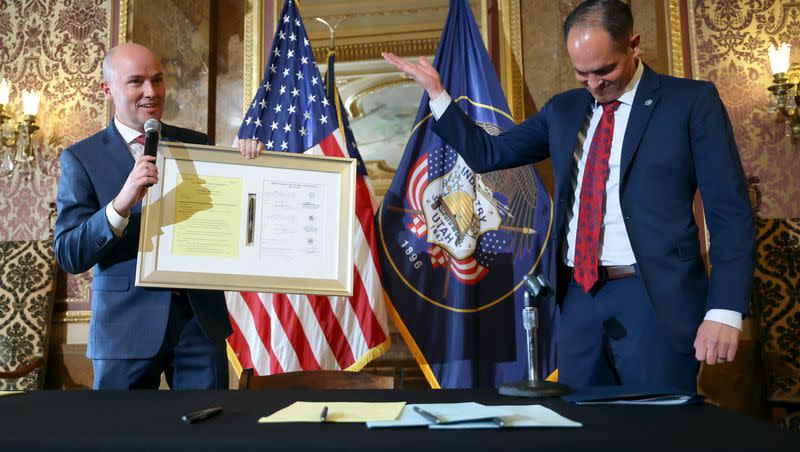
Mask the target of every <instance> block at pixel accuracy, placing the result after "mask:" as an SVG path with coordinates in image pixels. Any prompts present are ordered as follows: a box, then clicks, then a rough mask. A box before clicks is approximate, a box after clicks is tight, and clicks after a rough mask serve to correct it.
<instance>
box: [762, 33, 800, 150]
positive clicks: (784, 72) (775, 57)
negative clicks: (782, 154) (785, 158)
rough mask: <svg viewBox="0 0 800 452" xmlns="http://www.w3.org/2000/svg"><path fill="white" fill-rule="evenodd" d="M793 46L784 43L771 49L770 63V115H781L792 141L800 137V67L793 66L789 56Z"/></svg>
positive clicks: (787, 134) (772, 46)
mask: <svg viewBox="0 0 800 452" xmlns="http://www.w3.org/2000/svg"><path fill="white" fill-rule="evenodd" d="M791 50H792V46H791V45H790V44H787V43H785V42H782V43H781V45H780V46H778V47H775V45H774V44H773V45H771V46H770V47H769V51H768V52H769V63H770V66H771V68H772V77H773V80H772V83H773V84H772V85H771V86H770V87H769V88H767V89H768V90H769V91H770V96H769V97H770V99H769V109H768V111H769V113H780V114H781V116H782V117H783V120H784V123H785V125H786V129H785V130H786V136H787V137H790V138H792V139H795V138H797V137H798V136H800V113H798V109H797V104H798V103H800V99H798V97H797V84H798V82H800V65H798V64H796V63H795V64H791V63H790V58H789V55H790V53H791Z"/></svg>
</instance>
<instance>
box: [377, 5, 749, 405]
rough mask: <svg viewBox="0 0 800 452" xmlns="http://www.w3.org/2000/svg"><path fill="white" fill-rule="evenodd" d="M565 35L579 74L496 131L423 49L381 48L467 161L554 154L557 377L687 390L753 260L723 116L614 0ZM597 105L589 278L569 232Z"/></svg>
mask: <svg viewBox="0 0 800 452" xmlns="http://www.w3.org/2000/svg"><path fill="white" fill-rule="evenodd" d="M564 39H565V42H566V44H567V50H568V52H569V55H570V59H571V62H572V65H573V69H574V73H575V78H576V79H577V80H578V82H580V83H581V84H582V85H583V86H584V87H585V88H579V89H574V90H570V91H567V92H564V93H561V94H558V95H556V96H554V97H553V98H552V99H550V101H548V102H547V103H546V104H545V105H544V106H543V107H542V109H541V110H540V111H539V112H538V113H537V114H535V115H534V116H532V117H530V118H528V119H527V120H526V121H524V122H522V123H521V124H520V125H518V126H517V127H515V128H513V129H511V130H509V131H507V132H505V133H503V134H500V135H498V136H490V135H489V134H487V133H486V132H484V131H483V130H482V129H481V128H480V127H477V126H476V125H475V123H474V122H473V121H472V120H470V119H469V117H468V116H467V115H465V113H464V111H463V110H462V108H464V109H466V110H467V111H469V108H471V107H470V104H469V102H466V101H463V102H462V103H461V107H462V108H459V105H458V104H456V102H453V101H452V100H451V99H450V97H449V96H448V95H447V93H446V92H445V91H444V88H443V87H442V86H441V82H440V81H439V75H438V72H437V71H436V70H435V69H434V68H433V66H431V65H430V63H428V62H427V60H425V59H424V58H421V59H420V62H419V63H418V64H416V63H410V62H407V61H404V60H401V59H399V58H397V57H396V56H395V55H392V54H384V57H385V58H386V59H387V61H389V62H390V63H392V64H393V65H395V67H397V68H398V69H400V70H401V71H403V72H405V73H407V74H409V75H411V76H412V77H413V78H414V79H415V80H417V81H418V82H419V83H420V84H421V85H422V86H423V87H424V88H425V89H426V90H427V92H428V95H429V96H430V98H431V99H432V101H431V103H430V106H431V110H432V112H433V115H434V117H435V118H436V122H435V124H434V126H433V130H434V131H435V132H436V133H437V134H438V135H439V136H441V137H442V138H443V139H444V140H445V141H446V142H447V143H448V144H449V145H450V146H452V147H453V148H454V149H455V150H457V151H458V152H459V154H461V156H462V157H463V158H464V160H465V161H466V162H467V163H468V164H469V165H470V166H471V167H472V168H473V169H474V170H475V171H477V172H486V171H493V170H498V169H503V168H511V167H515V166H519V165H524V164H529V163H532V162H536V161H540V160H543V159H546V158H548V157H549V158H551V159H552V164H553V171H554V175H555V193H554V195H555V196H554V199H555V202H554V207H555V223H554V228H553V231H554V233H553V234H552V237H551V238H552V243H551V246H553V247H556V248H557V249H558V250H559V253H553V255H554V259H556V262H554V263H553V264H554V268H559V272H558V279H559V280H558V282H557V284H556V286H557V287H556V299H557V301H558V302H559V304H560V306H561V312H562V316H561V324H560V326H559V336H558V347H559V349H558V353H557V361H558V367H559V378H560V381H561V382H563V383H566V384H568V385H570V386H573V387H587V386H606V385H631V386H637V387H639V388H641V387H652V388H654V389H656V388H666V387H669V388H673V389H676V390H683V391H694V390H695V389H696V374H697V369H698V362H702V361H705V362H706V363H708V364H709V365H714V364H717V363H722V362H728V361H732V360H733V359H734V357H735V355H736V349H737V345H738V338H739V333H740V329H741V323H742V315H743V314H744V313H747V312H748V303H749V296H750V288H751V281H752V274H753V267H754V258H753V253H754V247H755V232H754V231H755V229H754V227H753V219H752V212H751V208H750V202H749V198H748V195H747V189H746V183H745V177H744V172H743V170H742V165H741V161H740V158H739V153H738V150H737V148H736V143H735V142H734V137H733V130H732V127H731V124H730V120H729V119H728V116H727V113H726V111H725V107H724V106H723V104H722V101H721V100H720V98H719V95H718V93H717V91H716V89H715V87H714V85H713V84H712V83H709V82H701V81H694V80H686V79H678V78H674V77H669V76H664V75H660V74H657V73H655V72H654V71H652V70H651V69H650V68H648V67H647V66H646V65H644V63H643V62H642V61H640V59H639V41H640V38H639V35H637V34H635V33H633V16H632V14H631V11H630V8H629V6H628V5H627V4H625V3H624V2H621V1H618V0H588V1H585V2H583V3H581V4H580V5H578V6H577V7H576V9H575V10H574V11H573V12H572V13H571V14H570V15H569V17H568V18H567V20H566V21H565V23H564ZM611 105H613V107H610V112H608V111H605V110H606V109H607V108H608V107H607V106H611ZM604 111H605V113H604ZM606 114H609V115H610V116H611V117H613V119H612V120H611V121H610V126H608V127H605V131H604V132H605V133H606V135H605V136H606V137H607V136H608V135H612V136H613V138H611V139H610V145H609V148H610V151H609V153H610V155H608V157H605V158H607V159H608V160H607V162H608V164H607V173H606V174H607V175H606V179H605V180H603V183H604V191H603V192H602V193H601V195H602V198H601V199H602V205H601V209H600V215H601V217H602V218H601V220H602V223H600V227H601V229H600V244H599V246H598V248H599V250H598V251H596V252H597V255H596V256H594V257H595V258H596V260H597V264H596V266H595V267H592V266H590V267H589V268H596V273H597V276H596V278H592V279H588V282H587V279H586V278H585V277H584V275H583V274H582V275H580V277H579V276H578V275H577V273H578V272H577V271H576V268H577V266H576V263H577V262H578V260H579V257H580V258H583V257H584V256H580V252H578V253H576V250H582V249H584V248H581V246H582V245H583V244H585V243H586V242H585V241H583V242H582V239H581V237H579V234H578V230H579V229H580V228H579V221H583V220H582V215H583V212H582V210H581V203H583V202H584V201H583V200H584V199H591V197H592V196H593V195H592V193H589V194H587V197H586V198H584V193H582V185H589V184H587V183H586V181H587V180H588V181H590V182H592V183H593V182H594V180H595V178H594V176H592V175H590V176H589V178H584V176H585V175H586V174H585V173H586V171H585V170H586V168H587V165H588V164H587V161H589V160H591V159H592V156H591V152H590V150H591V149H590V148H594V146H595V144H593V141H595V140H594V138H593V137H594V136H595V131H597V129H599V128H600V126H599V124H606V125H608V124H609V122H608V120H607V119H604V117H605V115H606ZM600 136H601V137H602V136H603V135H600ZM602 141H603V138H600V139H598V142H602ZM598 148H599V147H598ZM593 168H594V167H593ZM592 186H594V185H592ZM698 187H699V190H700V193H701V195H702V198H703V201H704V207H705V212H706V219H707V224H708V229H709V232H710V237H711V250H710V258H711V267H712V268H711V275H710V277H707V276H706V272H705V268H704V265H703V262H702V260H701V257H700V243H699V242H698V228H697V225H696V224H695V220H694V217H693V210H692V205H693V200H694V196H695V192H696V191H697V189H698ZM587 204H589V203H588V202H587ZM595 210H597V209H595ZM590 216H591V213H590V214H588V215H587V218H588V217H590ZM590 229H591V228H590ZM583 268H585V267H584V266H582V267H581V269H583Z"/></svg>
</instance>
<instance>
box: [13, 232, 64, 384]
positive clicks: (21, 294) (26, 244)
mask: <svg viewBox="0 0 800 452" xmlns="http://www.w3.org/2000/svg"><path fill="white" fill-rule="evenodd" d="M55 269H56V263H55V257H54V252H53V241H52V240H51V239H47V240H28V241H11V242H0V275H3V277H2V278H0V390H13V391H25V390H31V389H41V388H43V387H44V376H45V370H46V369H45V366H46V363H47V349H48V342H49V335H50V320H51V317H52V313H53V303H54V300H55Z"/></svg>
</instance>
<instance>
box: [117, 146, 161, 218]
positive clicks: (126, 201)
mask: <svg viewBox="0 0 800 452" xmlns="http://www.w3.org/2000/svg"><path fill="white" fill-rule="evenodd" d="M155 162H156V158H155V157H154V156H152V155H140V156H139V157H138V158H137V159H136V163H135V164H134V165H133V170H131V173H130V174H128V179H127V180H126V181H125V185H123V186H122V190H120V191H119V194H118V195H117V197H116V198H114V200H113V201H112V202H111V203H112V204H111V206H112V207H113V208H114V210H116V211H117V213H118V214H120V216H123V217H126V218H127V217H128V216H129V215H130V212H131V209H132V208H133V206H135V205H136V204H137V203H138V202H139V201H140V200H141V199H142V198H144V195H145V193H147V187H148V186H150V185H152V184H155V183H157V182H158V168H157V167H156V165H155Z"/></svg>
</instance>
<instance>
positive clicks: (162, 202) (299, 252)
mask: <svg viewBox="0 0 800 452" xmlns="http://www.w3.org/2000/svg"><path fill="white" fill-rule="evenodd" d="M158 150H159V152H158V157H157V159H156V165H157V166H158V173H159V182H158V184H156V185H153V186H152V187H151V188H150V190H149V191H148V194H147V195H146V196H145V198H144V200H143V204H142V222H141V230H140V234H139V254H138V262H137V267H136V285H137V286H147V287H175V288H190V289H217V290H236V291H254V292H276V293H303V294H318V295H344V296H349V295H352V290H353V227H354V221H355V171H356V161H355V160H354V159H351V158H336V157H324V156H314V155H304V154H294V153H284V152H267V153H265V154H262V155H261V156H260V157H258V158H257V159H254V160H246V159H245V158H244V157H242V156H241V155H240V154H239V151H238V149H234V148H229V147H222V146H202V145H193V144H185V143H168V142H162V143H160V144H159V149H158Z"/></svg>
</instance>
